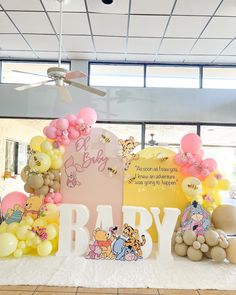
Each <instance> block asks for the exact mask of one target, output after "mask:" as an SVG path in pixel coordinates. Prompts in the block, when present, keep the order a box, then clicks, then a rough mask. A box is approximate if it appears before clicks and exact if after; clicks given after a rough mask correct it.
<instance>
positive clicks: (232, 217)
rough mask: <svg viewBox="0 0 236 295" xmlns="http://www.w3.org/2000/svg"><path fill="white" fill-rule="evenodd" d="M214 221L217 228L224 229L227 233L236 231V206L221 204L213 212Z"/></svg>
mask: <svg viewBox="0 0 236 295" xmlns="http://www.w3.org/2000/svg"><path fill="white" fill-rule="evenodd" d="M212 223H213V224H214V226H215V228H219V229H222V230H223V231H225V232H226V233H227V234H235V233H236V207H235V206H232V205H220V206H219V207H217V208H216V209H215V210H214V211H213V213H212Z"/></svg>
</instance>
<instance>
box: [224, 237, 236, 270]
mask: <svg viewBox="0 0 236 295" xmlns="http://www.w3.org/2000/svg"><path fill="white" fill-rule="evenodd" d="M228 242H229V246H228V248H227V249H226V258H227V259H228V260H229V262H231V263H235V264H236V238H231V239H228Z"/></svg>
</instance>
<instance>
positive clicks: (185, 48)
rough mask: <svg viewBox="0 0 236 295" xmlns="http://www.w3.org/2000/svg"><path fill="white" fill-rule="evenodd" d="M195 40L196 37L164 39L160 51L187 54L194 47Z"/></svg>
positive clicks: (162, 52)
mask: <svg viewBox="0 0 236 295" xmlns="http://www.w3.org/2000/svg"><path fill="white" fill-rule="evenodd" d="M194 42H195V40H194V39H164V40H163V42H162V44H161V48H160V51H159V53H161V54H187V53H188V52H189V51H190V49H191V48H192V46H193V44H194Z"/></svg>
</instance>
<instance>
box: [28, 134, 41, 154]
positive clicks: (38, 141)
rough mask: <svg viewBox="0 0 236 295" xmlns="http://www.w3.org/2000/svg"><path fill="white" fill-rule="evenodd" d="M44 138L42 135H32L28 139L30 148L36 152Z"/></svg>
mask: <svg viewBox="0 0 236 295" xmlns="http://www.w3.org/2000/svg"><path fill="white" fill-rule="evenodd" d="M44 140H45V138H44V137H42V136H34V137H33V138H32V139H31V141H30V148H31V149H32V150H34V151H36V152H40V145H41V143H42V142H43V141H44Z"/></svg>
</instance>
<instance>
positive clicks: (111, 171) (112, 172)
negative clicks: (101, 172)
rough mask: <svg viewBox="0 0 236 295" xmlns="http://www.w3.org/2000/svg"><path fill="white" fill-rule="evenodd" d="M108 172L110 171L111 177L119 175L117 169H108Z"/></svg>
mask: <svg viewBox="0 0 236 295" xmlns="http://www.w3.org/2000/svg"><path fill="white" fill-rule="evenodd" d="M107 170H108V172H109V175H110V176H111V177H112V176H114V175H116V174H117V169H116V168H112V167H108V168H107Z"/></svg>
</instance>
